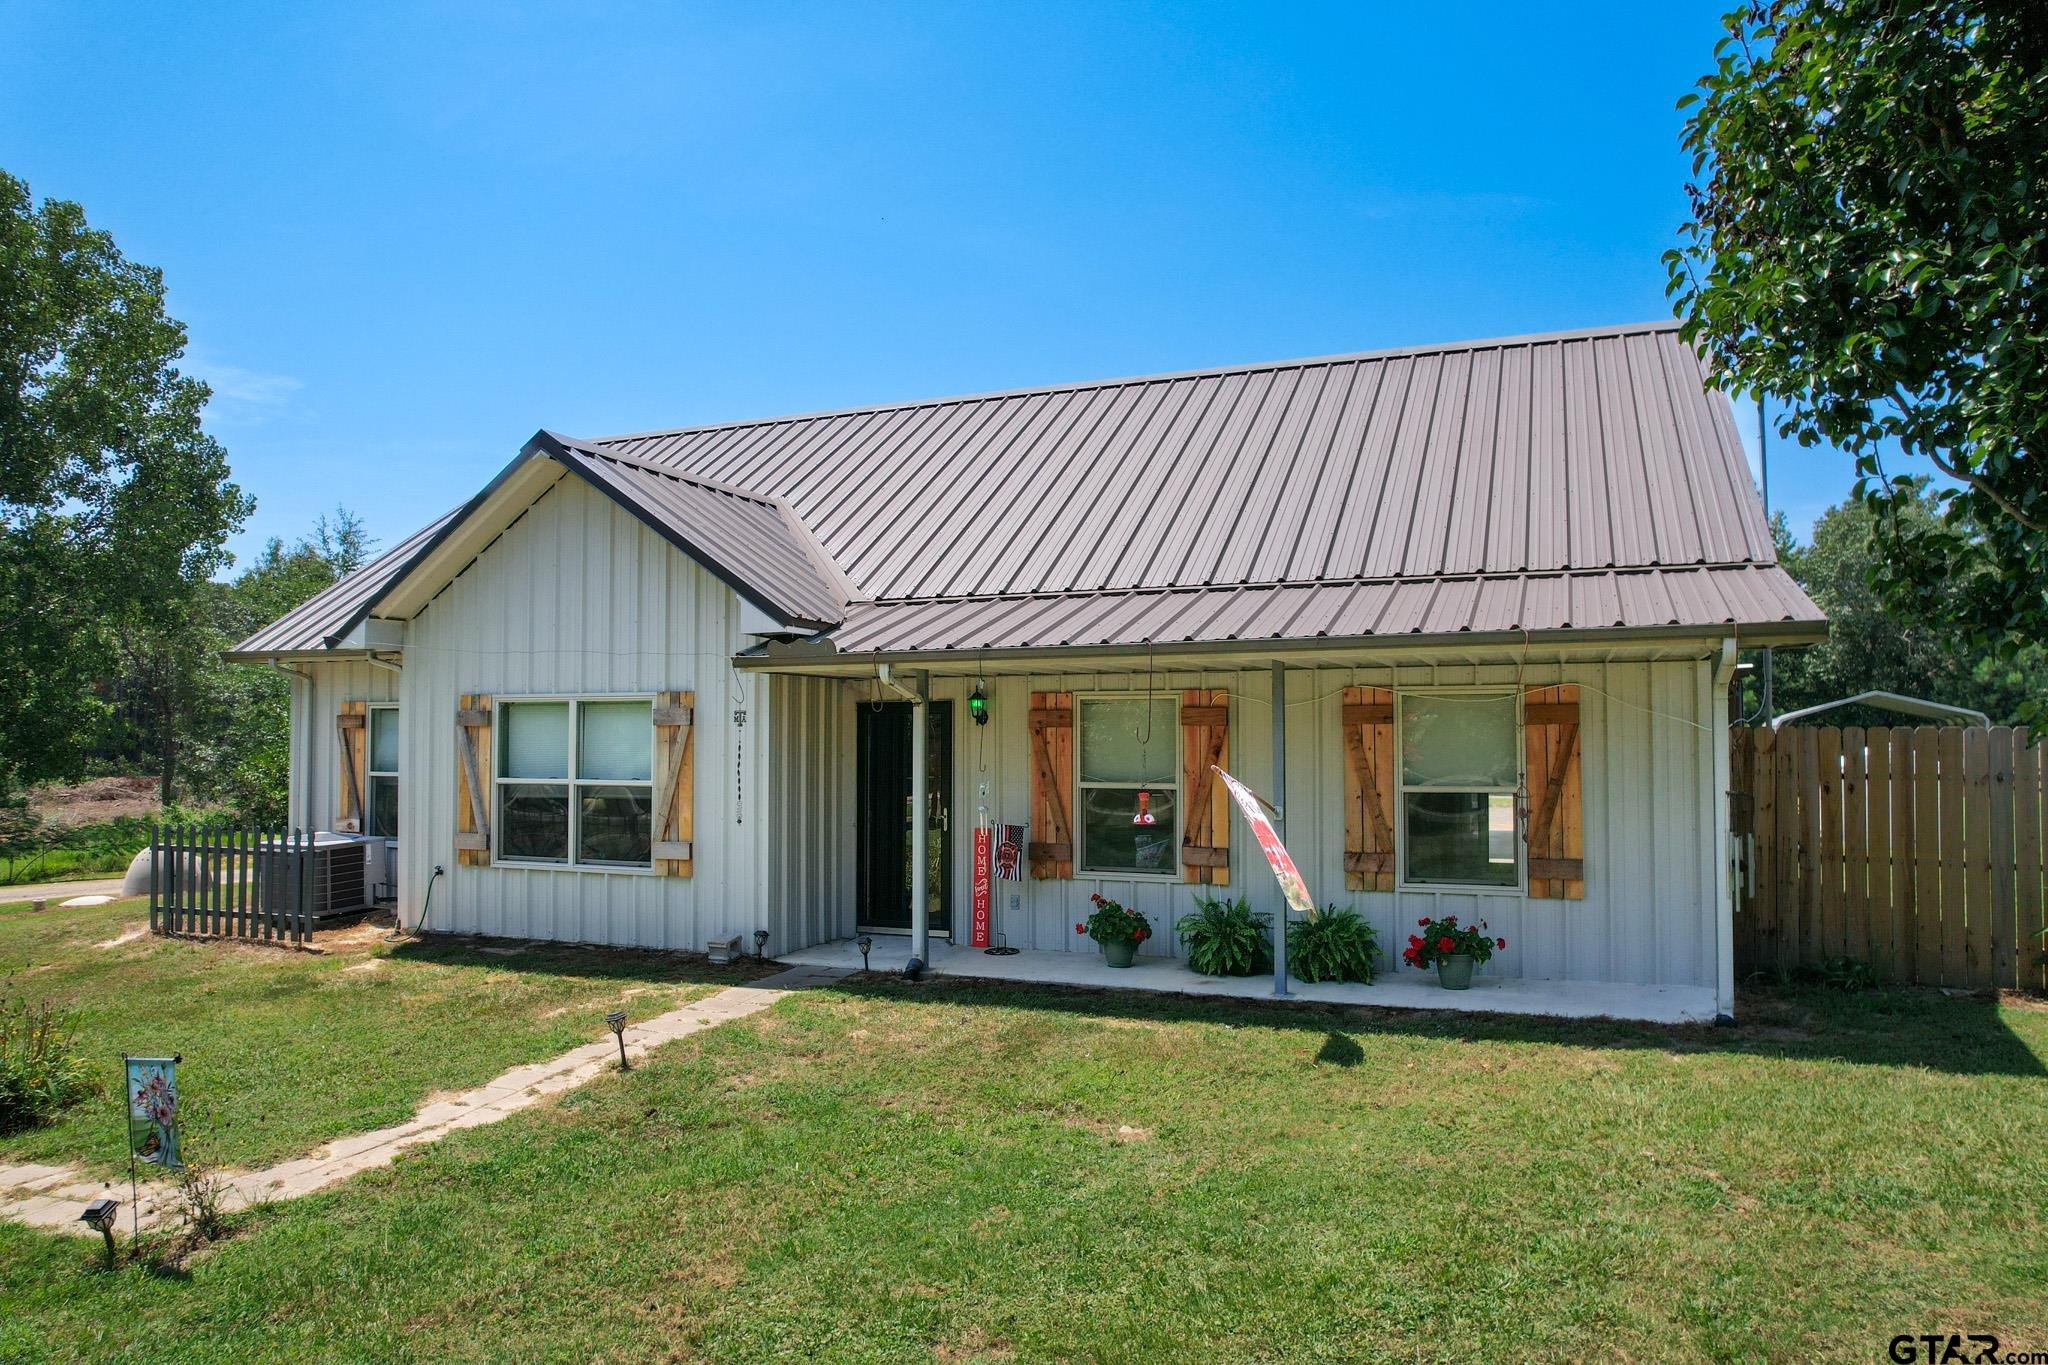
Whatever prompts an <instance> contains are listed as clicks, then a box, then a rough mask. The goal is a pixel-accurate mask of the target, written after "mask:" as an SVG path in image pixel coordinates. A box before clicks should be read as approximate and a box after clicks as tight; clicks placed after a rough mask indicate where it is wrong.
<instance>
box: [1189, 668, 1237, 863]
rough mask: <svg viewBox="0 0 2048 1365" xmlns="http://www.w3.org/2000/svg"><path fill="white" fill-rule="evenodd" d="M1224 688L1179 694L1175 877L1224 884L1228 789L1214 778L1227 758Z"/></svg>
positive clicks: (1227, 697) (1227, 719)
mask: <svg viewBox="0 0 2048 1365" xmlns="http://www.w3.org/2000/svg"><path fill="white" fill-rule="evenodd" d="M1229 747H1230V692H1229V689H1227V688H1217V689H1215V690H1214V691H1204V690H1203V689H1202V688H1199V687H1196V688H1190V689H1189V690H1187V691H1185V692H1183V693H1181V694H1180V762H1181V768H1180V789H1181V792H1182V796H1181V800H1182V802H1183V803H1184V804H1183V806H1182V808H1181V809H1182V814H1181V834H1180V865H1181V880H1183V881H1189V882H1199V883H1202V884H1204V885H1208V886H1228V885H1230V793H1229V792H1227V791H1225V790H1224V787H1223V784H1222V783H1221V782H1219V781H1217V780H1216V769H1217V768H1218V767H1220V766H1221V765H1222V764H1223V763H1225V762H1226V761H1227V760H1228V759H1229Z"/></svg>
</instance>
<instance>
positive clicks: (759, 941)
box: [754, 929, 768, 962]
mask: <svg viewBox="0 0 2048 1365" xmlns="http://www.w3.org/2000/svg"><path fill="white" fill-rule="evenodd" d="M767 946H768V931H767V930H766V929H756V930H755V931H754V961H756V962H759V961H760V960H761V950H762V949H763V948H766V947H767Z"/></svg>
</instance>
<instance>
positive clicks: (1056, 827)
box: [1029, 692, 1074, 881]
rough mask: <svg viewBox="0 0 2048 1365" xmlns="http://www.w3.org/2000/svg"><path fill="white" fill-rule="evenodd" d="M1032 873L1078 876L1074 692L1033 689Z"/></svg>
mask: <svg viewBox="0 0 2048 1365" xmlns="http://www.w3.org/2000/svg"><path fill="white" fill-rule="evenodd" d="M1030 719H1031V833H1032V834H1033V835H1035V836H1036V837H1035V838H1033V839H1032V840H1031V846H1030V849H1029V854H1030V859H1031V875H1032V876H1033V877H1034V878H1036V879H1038V880H1040V881H1043V880H1046V879H1048V878H1050V879H1052V880H1056V881H1067V880H1070V879H1071V878H1072V877H1073V875H1074V826H1073V819H1072V812H1073V809H1074V694H1073V693H1071V692H1033V693H1032V694H1031V718H1030Z"/></svg>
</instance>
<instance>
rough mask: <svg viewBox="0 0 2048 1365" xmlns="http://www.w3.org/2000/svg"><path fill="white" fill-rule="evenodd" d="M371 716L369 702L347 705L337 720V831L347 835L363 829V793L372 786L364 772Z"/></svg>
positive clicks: (346, 702)
mask: <svg viewBox="0 0 2048 1365" xmlns="http://www.w3.org/2000/svg"><path fill="white" fill-rule="evenodd" d="M369 715H370V705H369V703H368V702H360V701H345V702H343V703H342V704H341V711H340V714H338V715H336V716H335V718H334V736H335V747H336V749H337V750H339V761H338V762H337V763H336V765H335V770H334V771H335V785H336V792H335V802H334V827H335V829H337V830H339V831H340V832H341V833H343V834H360V833H361V832H362V829H363V808H364V806H365V804H366V803H365V801H364V800H363V790H364V787H365V785H366V784H367V783H368V782H369V778H367V777H366V776H364V771H363V768H364V764H365V763H366V762H368V759H369V752H370V749H369V742H368V741H369V735H368V725H369Z"/></svg>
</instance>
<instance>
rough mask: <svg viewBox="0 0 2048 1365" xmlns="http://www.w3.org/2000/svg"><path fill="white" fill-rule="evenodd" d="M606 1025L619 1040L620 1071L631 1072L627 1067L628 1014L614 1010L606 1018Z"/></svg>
mask: <svg viewBox="0 0 2048 1365" xmlns="http://www.w3.org/2000/svg"><path fill="white" fill-rule="evenodd" d="M604 1024H605V1027H606V1028H608V1029H610V1030H611V1031H612V1036H613V1037H615V1038H617V1039H618V1040H619V1070H621V1071H626V1070H629V1069H630V1068H628V1067H627V1065H626V1012H625V1011H624V1010H613V1011H612V1012H611V1013H610V1014H607V1015H606V1016H605V1017H604Z"/></svg>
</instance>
